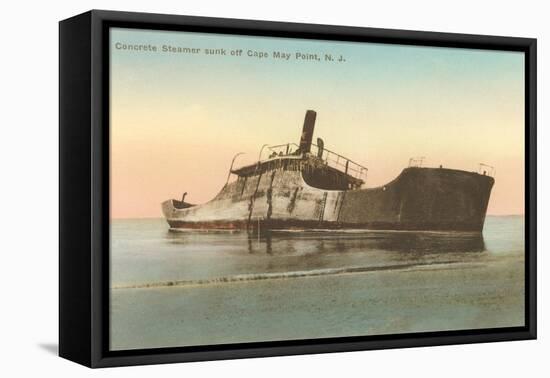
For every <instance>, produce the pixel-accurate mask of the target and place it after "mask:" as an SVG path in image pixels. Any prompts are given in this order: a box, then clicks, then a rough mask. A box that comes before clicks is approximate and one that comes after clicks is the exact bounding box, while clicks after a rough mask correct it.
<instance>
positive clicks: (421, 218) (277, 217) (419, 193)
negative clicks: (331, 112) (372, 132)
mask: <svg viewBox="0 0 550 378" xmlns="http://www.w3.org/2000/svg"><path fill="white" fill-rule="evenodd" d="M493 184H494V179H493V178H492V177H489V176H485V175H479V174H477V173H473V172H466V171H459V170H452V169H441V168H416V167H414V168H407V169H405V170H403V172H402V173H401V174H400V175H399V176H398V177H397V178H396V179H395V180H393V181H392V182H390V183H388V184H386V185H384V186H381V187H377V188H372V189H358V190H347V191H345V190H323V189H318V188H315V187H312V186H309V185H308V184H307V183H306V182H305V181H304V179H303V177H302V172H300V171H299V170H284V169H274V170H270V171H266V172H261V173H259V174H258V175H253V176H249V177H239V179H238V180H237V181H235V182H233V183H230V184H228V185H226V186H225V187H224V188H223V189H222V190H221V191H220V193H219V194H218V195H217V196H216V197H215V198H214V199H212V200H211V201H209V202H207V203H205V204H202V205H196V206H192V207H189V208H185V209H178V208H176V207H175V206H174V202H173V201H174V200H168V201H165V202H164V203H163V204H162V209H163V213H164V216H165V217H166V220H167V222H168V224H169V225H170V227H171V228H172V229H230V230H235V229H249V230H256V229H258V228H260V230H266V229H376V230H414V231H418V230H421V231H467V232H481V231H482V230H483V224H484V221H485V214H486V211H487V204H488V201H489V196H490V193H491V189H492V186H493Z"/></svg>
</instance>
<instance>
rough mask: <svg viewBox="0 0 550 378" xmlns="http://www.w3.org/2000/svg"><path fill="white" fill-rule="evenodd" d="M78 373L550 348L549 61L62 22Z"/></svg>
mask: <svg viewBox="0 0 550 378" xmlns="http://www.w3.org/2000/svg"><path fill="white" fill-rule="evenodd" d="M59 43H60V56H59V74H60V75H59V78H60V79H59V80H60V81H59V89H60V100H59V106H60V108H59V114H60V121H59V123H60V152H59V154H60V193H59V200H60V238H59V242H60V246H59V264H60V265H59V301H60V305H59V322H60V325H59V353H60V355H61V356H62V357H65V358H67V359H70V360H73V361H76V362H78V363H81V364H84V365H87V366H90V367H107V366H117V365H135V364H153V363H166V362H180V361H199V360H213V359H229V358H242V357H262V356H275V355H290V354H305V353H324V352H343V351H352V350H367V349H381V348H402V347H414V346H427V345H444V344H456V343H475V342H489V341H504V340H523V339H533V338H535V337H536V237H535V236H536V177H535V174H536V161H535V157H536V151H535V148H536V143H535V141H536V139H535V138H536V40H535V39H529V38H515V37H496V36H482V35H466V34H448V33H433V32H417V31H402V30H384V29H371V28H355V27H343V26H327V25H309V24H294V23H280V22H266V21H249V20H234V19H217V18H203V17H188V16H174V15H159V14H143V13H125V12H111V11H95V10H94V11H90V12H87V13H84V14H82V15H79V16H75V17H73V18H70V19H67V20H64V21H61V22H60V42H59Z"/></svg>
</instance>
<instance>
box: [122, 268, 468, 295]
mask: <svg viewBox="0 0 550 378" xmlns="http://www.w3.org/2000/svg"><path fill="white" fill-rule="evenodd" d="M457 264H458V265H461V266H462V265H464V263H456V262H453V261H442V262H431V263H408V264H394V265H384V266H352V267H341V268H327V269H313V270H298V271H291V272H272V273H250V274H236V275H231V276H224V277H215V278H208V279H197V280H173V281H159V282H149V283H140V284H133V285H119V286H113V287H112V289H146V288H163V287H173V286H177V287H182V286H198V285H210V284H219V283H234V282H247V281H260V280H276V279H289V278H303V277H318V276H328V275H337V274H353V273H367V272H375V271H385V270H406V269H412V268H426V267H430V266H434V265H437V266H440V267H441V266H442V265H447V266H449V265H457Z"/></svg>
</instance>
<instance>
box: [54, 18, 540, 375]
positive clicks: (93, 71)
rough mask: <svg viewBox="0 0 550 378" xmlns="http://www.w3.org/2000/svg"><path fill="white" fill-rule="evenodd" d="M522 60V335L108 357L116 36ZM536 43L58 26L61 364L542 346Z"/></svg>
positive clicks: (196, 23)
mask: <svg viewBox="0 0 550 378" xmlns="http://www.w3.org/2000/svg"><path fill="white" fill-rule="evenodd" d="M113 26H119V27H129V28H138V29H156V30H181V31H198V32H206V33H228V34H236V35H255V36H270V37H290V38H305V39H323V40H342V41H357V42H378V43H390V44H405V45H423V46H445V47H457V48H472V49H489V50H506V51H521V52H524V53H525V63H526V64H525V136H526V138H525V153H526V155H525V188H526V190H525V193H526V196H525V209H526V214H525V243H526V245H525V248H526V249H525V251H526V256H525V320H526V324H525V326H524V327H514V328H492V329H477V330H461V331H441V332H426V333H412V334H395V335H384V336H360V337H341V338H328V339H311V340H292V341H277V342H257V343H245V344H228V345H211V346H196V347H178V348H160V349H146V350H128V351H109V350H108V337H109V332H108V331H109V305H108V299H109V287H108V272H109V132H108V130H109V70H108V69H109V64H108V62H109V49H108V31H109V28H110V27H113ZM536 62H537V55H536V39H531V38H515V37H497V36H485V35H468V34H450V33H434V32H420V31H405V30H386V29H375V28H358V27H344V26H328V25H312V24H297V23H283V22H267V21H250V20H236V19H224V18H205V17H189V16H175V15H161V14H145V13H128V12H114V11H101V10H92V11H89V12H86V13H84V14H81V15H78V16H75V17H72V18H69V19H67V20H64V21H61V22H60V24H59V187H60V190H59V215H60V216H59V219H60V221H59V354H60V356H62V357H64V358H67V359H69V360H72V361H75V362H77V363H80V364H83V365H86V366H89V367H108V366H119V365H137V364H156V363H169V362H184V361H201V360H218V359H232V358H249V357H264V356H279V355H296V354H307V353H327V352H344V351H356V350H369V349H385V348H405V347H418V346H432V345H447V344H459V343H479V342H494V341H506V340H525V339H534V338H536V328H537V325H536V322H537V318H536V302H537V301H536V92H537V91H536V85H537V82H536Z"/></svg>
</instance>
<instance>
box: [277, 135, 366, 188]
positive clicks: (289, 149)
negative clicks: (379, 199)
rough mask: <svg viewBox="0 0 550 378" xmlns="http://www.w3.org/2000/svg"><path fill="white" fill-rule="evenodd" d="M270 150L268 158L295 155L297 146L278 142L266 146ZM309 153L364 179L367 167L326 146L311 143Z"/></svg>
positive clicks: (330, 165)
mask: <svg viewBox="0 0 550 378" xmlns="http://www.w3.org/2000/svg"><path fill="white" fill-rule="evenodd" d="M267 149H268V150H269V151H270V154H269V158H274V157H277V156H279V157H282V156H289V155H295V154H296V153H297V152H298V149H299V146H298V145H297V144H296V143H286V144H278V145H274V146H267ZM310 153H311V154H312V155H314V156H317V157H318V158H319V159H320V160H321V161H322V162H323V163H324V164H326V165H327V166H329V167H332V168H334V169H337V170H338V171H341V172H343V173H345V174H347V175H349V176H351V177H353V178H356V179H359V180H363V181H366V179H367V173H368V168H367V167H364V166H362V165H361V164H358V163H356V162H354V161H353V160H351V159H348V158H346V157H345V156H342V155H340V154H338V153H336V152H334V151H331V150H329V149H326V148H322V149H321V148H319V146H317V145H316V144H313V143H312V144H311V150H310Z"/></svg>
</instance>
